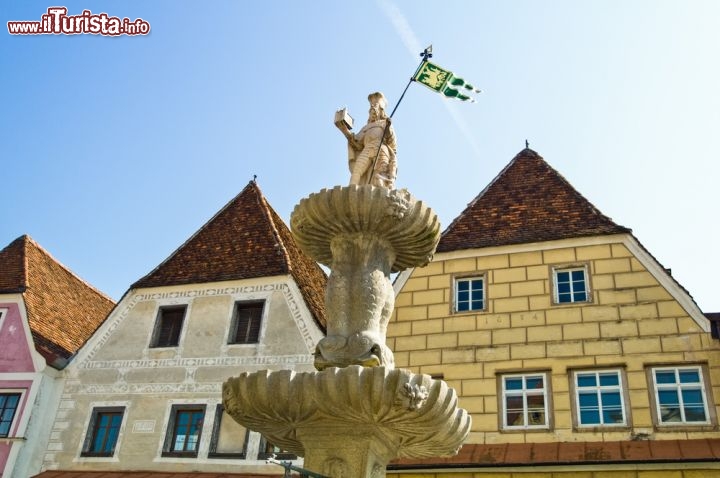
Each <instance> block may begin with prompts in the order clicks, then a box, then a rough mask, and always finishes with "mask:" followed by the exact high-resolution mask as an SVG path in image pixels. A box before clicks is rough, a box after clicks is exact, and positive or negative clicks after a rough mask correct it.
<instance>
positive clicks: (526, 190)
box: [437, 148, 630, 252]
mask: <svg viewBox="0 0 720 478" xmlns="http://www.w3.org/2000/svg"><path fill="white" fill-rule="evenodd" d="M628 232H630V229H628V228H626V227H623V226H619V225H617V224H615V223H614V222H613V221H612V219H610V218H609V217H607V216H605V215H603V214H602V213H601V212H600V211H599V210H598V209H597V208H595V206H593V205H592V204H591V203H590V201H588V200H587V199H586V198H585V197H583V195H582V194H580V193H579V192H578V191H576V190H575V188H573V187H572V185H571V184H570V183H569V182H568V181H567V180H566V179H565V178H563V177H562V176H561V175H560V173H558V172H557V171H555V170H554V169H553V168H552V167H550V165H549V164H547V163H546V162H545V160H543V158H542V157H541V156H540V155H539V154H537V153H536V152H535V151H533V150H531V149H529V148H526V149H524V150H522V151H520V153H519V154H518V155H517V156H515V158H514V159H513V160H512V161H510V163H509V164H508V165H507V166H506V167H505V169H503V170H502V171H501V172H500V174H499V175H498V176H497V177H496V178H495V179H494V180H493V181H492V182H491V183H490V184H489V185H488V186H487V187H486V188H485V189H484V190H483V191H482V192H481V193H480V194H479V195H478V196H477V197H476V198H475V199H474V200H473V201H472V202H471V203H470V204H469V205H468V207H467V208H466V209H465V210H464V211H463V212H462V213H461V214H460V216H458V217H457V218H456V219H455V220H454V221H453V222H452V224H450V226H449V227H448V228H447V229H446V230H445V232H443V235H442V238H441V239H440V244H439V245H438V248H437V251H438V252H448V251H455V250H461V249H474V248H480V247H490V246H504V245H510V244H523V243H529V242H541V241H551V240H556V239H567V238H573V237H583V236H595V235H604V234H616V233H628Z"/></svg>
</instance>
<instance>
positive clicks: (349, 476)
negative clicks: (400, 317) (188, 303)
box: [223, 93, 470, 478]
mask: <svg viewBox="0 0 720 478" xmlns="http://www.w3.org/2000/svg"><path fill="white" fill-rule="evenodd" d="M368 99H369V100H370V103H371V107H370V119H369V120H368V124H367V125H365V127H363V128H362V129H361V130H360V132H358V133H357V134H353V133H351V132H350V131H349V130H350V128H351V124H349V122H348V121H347V120H346V119H345V118H346V116H343V115H340V116H338V115H336V126H338V128H339V129H340V130H341V131H342V132H343V134H345V136H346V137H347V138H348V146H349V148H348V149H349V152H350V162H349V166H350V170H351V173H352V176H351V181H350V185H349V186H346V187H340V186H337V187H335V188H332V189H323V190H321V191H320V192H318V193H314V194H311V195H310V196H309V197H307V198H305V199H302V200H301V201H300V203H299V204H298V205H297V206H296V207H295V210H294V211H293V213H292V216H291V218H290V225H291V229H292V231H293V234H294V235H295V238H296V240H297V242H298V244H299V246H300V247H301V248H302V249H303V251H305V253H306V254H308V255H309V256H310V257H312V258H313V259H315V260H317V261H318V262H320V263H322V264H324V265H326V266H327V267H329V268H330V271H331V273H330V277H329V280H328V284H327V290H326V295H325V302H326V311H327V336H326V337H325V338H323V339H322V340H321V341H320V342H319V343H318V346H317V349H316V352H315V368H316V369H317V371H316V372H305V373H297V372H294V371H290V370H280V371H260V372H255V373H244V374H242V375H240V376H238V377H235V378H231V379H229V380H227V381H226V382H225V383H224V384H223V403H224V406H225V410H226V411H227V412H228V413H229V414H230V415H231V416H232V417H233V418H234V419H235V420H236V421H238V422H239V423H241V424H243V425H244V426H246V427H248V428H250V429H252V430H256V431H259V432H261V433H262V434H263V435H265V437H266V438H267V439H268V440H269V441H270V442H271V443H273V444H275V445H276V446H279V447H281V448H283V449H284V450H286V451H288V452H291V453H294V454H296V455H298V456H303V457H304V458H305V462H304V465H303V466H304V468H305V469H307V470H310V471H312V472H314V473H318V474H321V475H324V476H328V477H332V478H369V477H372V478H379V477H384V476H385V468H386V466H387V463H388V462H389V461H390V460H392V459H394V458H396V457H407V458H427V457H433V456H447V455H453V454H455V453H457V451H458V450H459V448H460V446H461V445H462V443H463V441H464V440H465V438H466V437H467V434H468V433H469V430H470V417H469V415H468V414H467V412H466V411H465V410H463V409H460V408H458V405H457V395H456V394H455V391H454V390H453V389H451V388H449V387H448V386H447V384H446V383H445V382H443V381H442V380H435V379H433V378H431V377H430V376H429V375H423V374H414V373H411V372H410V371H408V370H403V369H396V368H395V366H394V359H393V354H392V351H391V350H390V349H389V348H388V347H387V346H386V344H385V337H386V331H387V324H388V321H389V320H390V315H391V314H392V310H393V306H394V292H393V288H392V284H391V282H390V274H391V273H393V272H399V271H402V270H404V269H407V268H410V267H420V266H423V265H425V264H427V263H428V262H429V261H430V259H431V258H432V255H433V253H434V251H435V247H436V246H437V243H438V241H439V239H440V224H439V222H438V219H437V216H436V215H435V213H434V212H433V211H432V210H431V209H430V208H429V207H427V206H426V205H425V204H423V203H422V201H419V200H417V199H415V198H414V197H413V196H412V195H411V194H410V193H409V192H408V191H407V190H404V189H402V190H396V189H394V188H393V187H394V180H395V170H396V168H395V134H394V131H393V130H392V126H391V125H390V119H389V118H387V115H386V114H385V111H384V110H385V102H384V97H383V96H382V94H381V93H373V94H371V95H370V96H369V97H368ZM365 181H367V182H369V184H362V183H363V182H365Z"/></svg>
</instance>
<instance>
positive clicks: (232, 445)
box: [208, 404, 249, 458]
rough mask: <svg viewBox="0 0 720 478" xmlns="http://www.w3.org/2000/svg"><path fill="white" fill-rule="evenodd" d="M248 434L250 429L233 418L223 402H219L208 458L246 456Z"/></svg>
mask: <svg viewBox="0 0 720 478" xmlns="http://www.w3.org/2000/svg"><path fill="white" fill-rule="evenodd" d="M248 436H249V430H248V429H246V428H245V427H244V426H242V425H240V424H239V423H238V422H236V421H235V420H233V418H232V417H231V416H230V415H228V414H227V412H225V408H224V407H223V406H222V404H218V405H217V406H216V407H215V424H214V425H213V432H212V438H211V439H210V451H209V453H208V458H245V453H246V448H247V440H248Z"/></svg>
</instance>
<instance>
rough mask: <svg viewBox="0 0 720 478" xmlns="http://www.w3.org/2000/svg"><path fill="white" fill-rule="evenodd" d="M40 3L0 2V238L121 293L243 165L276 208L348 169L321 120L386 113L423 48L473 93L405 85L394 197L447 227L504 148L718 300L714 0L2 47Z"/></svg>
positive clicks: (239, 16)
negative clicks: (455, 94)
mask: <svg viewBox="0 0 720 478" xmlns="http://www.w3.org/2000/svg"><path fill="white" fill-rule="evenodd" d="M54 5H56V4H49V3H40V2H36V1H15V0H10V1H8V0H6V1H4V2H3V3H2V6H0V20H2V22H1V24H2V28H3V32H0V72H1V73H0V91H1V92H2V93H0V95H1V97H2V102H1V103H0V104H1V105H2V112H1V113H0V166H1V168H2V169H1V171H2V176H1V177H2V193H3V200H2V201H0V224H1V226H0V247H4V246H5V245H7V244H8V243H10V242H11V241H12V240H13V239H15V238H17V237H18V236H20V235H22V234H29V235H30V236H32V237H33V238H34V239H35V240H36V241H37V242H38V243H40V244H41V245H42V246H43V247H44V248H46V249H47V250H48V251H49V252H50V253H51V254H53V255H54V256H55V257H56V258H57V259H58V260H59V261H61V262H62V263H64V264H65V265H67V266H68V267H69V268H70V269H71V270H73V271H74V272H75V273H77V274H78V275H79V276H80V277H82V278H84V279H85V280H87V281H88V282H90V283H91V284H93V285H94V286H96V287H97V288H99V289H100V290H102V291H104V292H106V293H107V294H109V295H110V296H111V297H113V298H115V299H119V298H120V296H121V295H122V294H123V293H124V292H125V291H126V290H127V288H128V287H129V285H130V284H131V283H132V282H134V281H135V280H137V279H138V278H140V277H141V276H143V275H144V274H146V273H147V272H149V271H150V270H152V269H153V268H154V267H155V266H156V265H157V264H159V263H160V262H161V261H162V260H164V259H165V258H166V257H167V256H168V255H169V254H170V253H172V251H173V250H175V249H176V248H177V247H178V246H179V245H180V244H182V243H183V242H184V241H185V239H187V238H188V237H189V236H190V235H191V234H192V233H194V232H195V231H196V230H197V229H198V228H199V227H201V226H202V225H203V224H204V223H205V222H206V221H207V220H208V219H209V218H210V217H212V215H213V214H214V213H215V212H217V211H218V210H219V209H220V208H221V207H222V206H223V205H224V204H225V203H227V202H228V201H229V200H230V199H232V198H233V197H234V196H235V195H236V194H237V193H238V192H239V191H240V190H241V189H242V188H243V187H244V186H245V185H246V184H247V183H248V181H249V180H250V179H252V177H253V175H254V174H256V175H257V176H258V184H259V185H260V188H261V189H262V191H263V193H264V194H265V196H266V197H267V198H268V200H269V201H270V203H271V204H272V205H273V207H274V208H275V209H276V210H277V211H278V213H279V214H280V215H281V216H282V217H283V218H284V219H285V220H286V221H287V220H288V219H289V216H290V213H291V211H292V209H293V207H294V205H295V204H296V203H297V202H298V201H299V200H300V199H301V198H303V197H305V196H307V195H308V194H310V193H312V192H315V191H318V190H319V189H321V188H323V187H331V186H333V185H335V184H345V183H346V182H347V180H348V178H349V175H348V172H347V166H346V148H345V144H344V138H343V137H342V135H341V134H340V133H339V132H338V131H337V130H336V129H335V127H334V126H333V125H332V117H333V113H334V111H335V110H336V109H337V108H339V107H342V106H347V107H348V108H349V110H350V113H351V114H352V115H353V116H354V117H355V119H356V121H358V122H359V123H360V124H362V123H364V122H365V120H366V115H367V100H366V97H367V94H368V93H370V92H372V91H376V90H380V91H383V92H384V93H385V95H386V96H387V98H388V100H389V101H390V104H391V105H394V104H395V102H396V101H397V99H398V98H399V96H400V94H401V93H402V90H403V88H404V87H405V84H406V83H407V80H408V78H409V77H410V75H411V74H412V73H413V71H414V70H415V68H416V67H417V64H418V60H419V57H418V53H419V52H420V51H421V50H422V48H423V47H425V46H426V45H427V44H429V43H432V44H433V47H434V53H435V56H434V60H435V61H436V62H437V63H438V64H440V65H442V66H444V67H446V68H449V69H451V70H453V71H455V72H456V73H457V74H459V75H461V76H463V77H464V78H466V79H467V80H469V81H471V82H473V83H474V84H475V85H476V86H478V87H480V88H482V89H483V93H482V94H481V95H479V97H478V102H477V103H475V104H472V105H471V104H463V103H460V102H449V101H445V100H443V99H442V98H441V97H440V96H439V95H435V94H433V93H432V92H430V91H429V90H426V89H424V88H422V87H421V86H419V85H412V86H411V87H410V89H409V91H408V93H407V95H406V97H405V99H404V100H403V103H402V105H401V106H400V108H399V109H398V111H397V113H396V114H395V117H394V126H395V130H396V133H397V137H398V164H399V176H398V184H397V186H398V187H406V188H408V189H409V190H410V191H411V192H412V193H413V195H415V196H416V197H418V198H420V199H422V200H424V201H425V202H427V203H428V204H429V205H430V206H431V207H433V209H435V211H436V212H437V213H438V215H439V216H440V219H441V222H442V223H443V225H447V224H449V223H450V221H451V220H452V219H453V218H454V217H455V216H457V215H458V214H459V213H460V212H461V211H462V210H463V209H464V207H465V205H466V204H467V203H468V202H470V201H471V200H472V199H473V198H474V197H475V196H476V195H477V194H478V193H479V192H480V191H481V190H482V189H483V188H484V187H485V185H487V183H488V182H489V181H491V180H492V179H493V178H494V177H495V176H496V175H497V174H498V172H499V171H500V170H501V169H502V168H503V167H504V166H505V165H506V164H507V163H508V162H509V161H510V160H511V159H512V158H513V157H514V156H515V154H517V153H518V152H519V151H520V150H521V149H523V147H524V141H525V139H528V141H529V142H530V147H531V148H533V149H535V150H536V151H538V152H539V153H540V154H541V155H542V156H543V157H544V158H545V159H546V160H547V161H548V162H549V163H550V164H551V165H552V166H553V167H554V168H555V169H557V170H558V171H559V172H560V173H561V174H563V175H564V176H565V177H566V178H567V179H568V180H569V181H570V182H571V183H572V184H573V185H574V186H575V187H576V188H577V189H578V190H579V191H580V192H581V193H582V194H584V195H585V196H586V197H587V198H588V199H589V200H590V201H591V202H593V204H595V205H596V206H597V207H598V208H599V209H600V210H601V211H602V212H603V213H605V214H606V215H608V216H610V217H612V218H613V219H614V220H615V221H616V222H617V223H619V224H622V225H625V226H628V227H630V228H632V229H633V232H634V234H635V236H636V237H637V238H638V239H639V240H640V241H641V242H642V243H643V244H644V245H645V246H646V247H647V248H648V250H649V251H650V252H651V253H652V254H653V255H654V256H655V257H656V258H657V259H658V260H659V261H660V262H661V263H662V264H663V265H664V266H665V267H669V268H671V269H672V271H673V275H674V276H675V278H676V279H678V280H679V282H680V283H681V284H682V285H683V286H685V287H686V288H687V289H688V290H689V291H690V293H691V294H692V295H693V296H694V298H695V299H696V301H697V302H698V304H699V305H700V307H701V308H702V309H703V310H705V311H720V294H719V293H718V290H719V289H718V283H719V282H718V280H717V279H716V276H717V270H718V269H719V268H720V254H718V251H717V247H718V239H717V238H718V237H720V221H718V219H717V209H718V200H717V197H718V195H717V192H716V188H717V184H718V179H719V178H720V161H719V159H720V158H719V156H720V154H719V153H718V151H719V149H718V146H717V143H718V139H720V134H719V132H720V88H718V78H719V77H720V29H718V28H717V21H718V19H720V2H717V1H697V0H686V1H682V2H680V1H672V2H668V1H658V0H652V1H651V0H647V1H640V0H637V1H618V0H607V1H599V0H596V1H585V2H577V1H560V0H557V1H507V2H497V1H496V2H490V1H466V2H461V1H455V2H453V1H448V2H443V3H438V2H428V1H400V0H378V1H366V2H337V1H326V0H321V1H313V2H310V1H304V2H294V1H289V0H288V1H268V2H249V1H236V2H229V1H224V2H223V1H218V2H202V3H201V2H195V3H191V2H169V1H153V2H139V1H128V2H97V1H92V0H85V1H70V2H65V3H62V5H63V6H66V7H67V8H68V11H69V13H70V14H80V13H81V12H82V10H84V9H89V10H91V11H92V12H93V13H100V12H106V13H108V14H109V15H111V16H118V17H121V18H122V17H128V18H130V19H131V20H132V19H136V18H143V19H144V20H146V21H147V22H149V23H150V25H151V33H150V34H149V35H147V36H135V37H128V36H122V37H115V38H111V37H103V36H95V35H76V36H64V35H40V36H13V35H10V34H8V33H7V29H6V22H7V21H10V20H39V19H40V17H41V15H42V14H43V13H45V12H46V11H47V8H48V7H50V6H54Z"/></svg>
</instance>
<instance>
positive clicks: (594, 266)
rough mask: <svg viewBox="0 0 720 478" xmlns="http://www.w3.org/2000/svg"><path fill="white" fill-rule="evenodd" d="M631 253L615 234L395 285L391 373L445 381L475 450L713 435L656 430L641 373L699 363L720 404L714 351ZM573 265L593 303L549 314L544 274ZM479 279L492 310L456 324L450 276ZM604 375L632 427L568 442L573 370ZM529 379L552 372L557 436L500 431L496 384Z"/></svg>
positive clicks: (452, 263) (483, 256)
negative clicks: (620, 385)
mask: <svg viewBox="0 0 720 478" xmlns="http://www.w3.org/2000/svg"><path fill="white" fill-rule="evenodd" d="M636 246H637V243H635V242H634V240H631V239H630V236H625V235H619V236H606V237H600V238H589V239H578V240H564V241H555V242H548V243H543V244H536V245H527V244H526V245H522V246H514V247H511V246H508V247H504V248H492V249H489V250H474V251H458V252H455V253H443V254H438V255H437V256H436V258H435V259H434V260H433V262H431V263H430V264H429V265H428V266H426V267H424V268H416V269H415V270H413V271H412V273H410V274H409V276H408V277H407V280H406V282H404V284H399V285H398V286H400V287H401V290H400V291H399V293H398V294H397V297H396V301H395V312H394V314H393V317H392V319H391V322H390V324H389V327H388V346H389V347H390V348H391V349H392V350H393V351H394V354H395V361H396V365H397V366H398V367H404V368H409V369H411V370H413V371H416V372H422V373H428V374H439V373H442V374H444V379H445V380H446V381H447V382H448V383H449V384H450V386H452V387H454V388H455V389H456V391H457V392H458V394H459V395H460V406H461V407H462V408H465V409H466V410H468V412H470V413H471V414H472V419H473V428H472V433H471V436H470V439H469V442H471V443H522V442H531V441H532V442H545V441H574V440H582V441H600V440H626V439H630V438H631V437H632V436H634V435H637V434H648V435H649V436H651V437H653V438H686V437H693V436H695V435H696V434H697V433H701V436H707V435H706V434H707V433H710V434H711V435H713V436H720V434H718V432H717V429H716V428H712V429H711V430H708V429H703V430H697V429H686V428H675V429H672V430H669V431H660V430H658V429H656V428H655V427H654V425H653V418H652V413H651V405H650V398H649V394H648V378H647V376H646V367H647V366H648V365H652V364H679V365H682V364H687V363H693V364H704V365H706V366H707V367H708V369H709V375H710V381H711V384H712V392H711V394H712V395H714V397H718V398H720V360H719V359H720V353H719V352H720V346H719V345H718V341H715V340H713V339H712V338H711V337H710V334H709V333H707V332H706V330H707V324H705V323H703V322H702V319H698V314H697V313H695V312H696V310H693V309H692V307H688V306H687V305H683V304H681V302H684V303H685V304H687V303H689V304H690V305H692V306H694V303H692V301H691V300H688V298H687V296H686V295H685V296H684V298H683V297H680V298H681V299H682V300H681V302H679V301H678V300H676V297H678V294H679V291H680V289H679V288H678V287H673V286H672V284H673V282H672V280H668V278H667V277H665V278H664V279H663V278H662V277H661V278H660V279H661V280H658V278H656V277H655V275H654V274H657V270H658V267H657V264H656V263H654V265H653V263H652V261H648V256H647V254H646V253H644V251H639V249H638V248H637V247H636ZM631 250H633V251H639V252H638V253H635V252H631ZM574 264H578V265H586V266H587V267H588V272H589V275H590V288H591V294H592V300H591V301H590V302H588V303H577V304H569V305H554V304H553V302H552V287H553V285H552V281H551V267H552V266H554V265H574ZM479 274H485V277H486V283H487V287H486V298H487V306H486V307H487V310H486V311H483V312H479V313H452V312H451V304H452V297H451V295H452V285H451V284H452V282H453V277H456V276H460V277H462V276H474V275H479ZM402 279H403V280H404V279H405V277H403V278H402ZM668 284H670V286H669V287H668ZM673 294H674V295H673ZM683 294H684V293H682V294H680V295H683ZM688 308H689V309H690V311H689V312H690V313H689V312H688V310H686V309H688ZM695 309H696V306H695ZM691 313H692V315H691ZM606 366H607V367H609V366H613V367H620V368H622V369H624V371H625V374H626V377H627V382H628V389H629V401H630V406H631V426H630V427H628V428H626V429H622V430H619V431H609V430H607V429H604V430H590V431H574V430H573V422H572V414H571V413H572V410H571V394H570V379H569V371H571V370H573V369H574V368H585V367H587V368H598V367H606ZM525 371H548V372H549V376H550V380H549V381H550V387H551V388H550V389H551V391H552V397H551V412H550V414H551V422H552V427H551V429H550V430H547V431H537V430H533V431H526V432H522V431H520V432H518V431H512V432H501V431H500V430H499V429H500V425H499V417H500V414H499V412H498V410H499V408H500V404H499V402H498V392H497V390H498V386H499V379H498V377H499V374H500V373H503V372H525ZM709 402H710V403H715V400H713V398H712V397H710V398H709ZM710 408H711V409H712V408H715V410H713V411H712V412H711V413H716V411H717V410H716V408H717V407H716V406H711V407H710ZM703 434H705V435H703Z"/></svg>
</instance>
